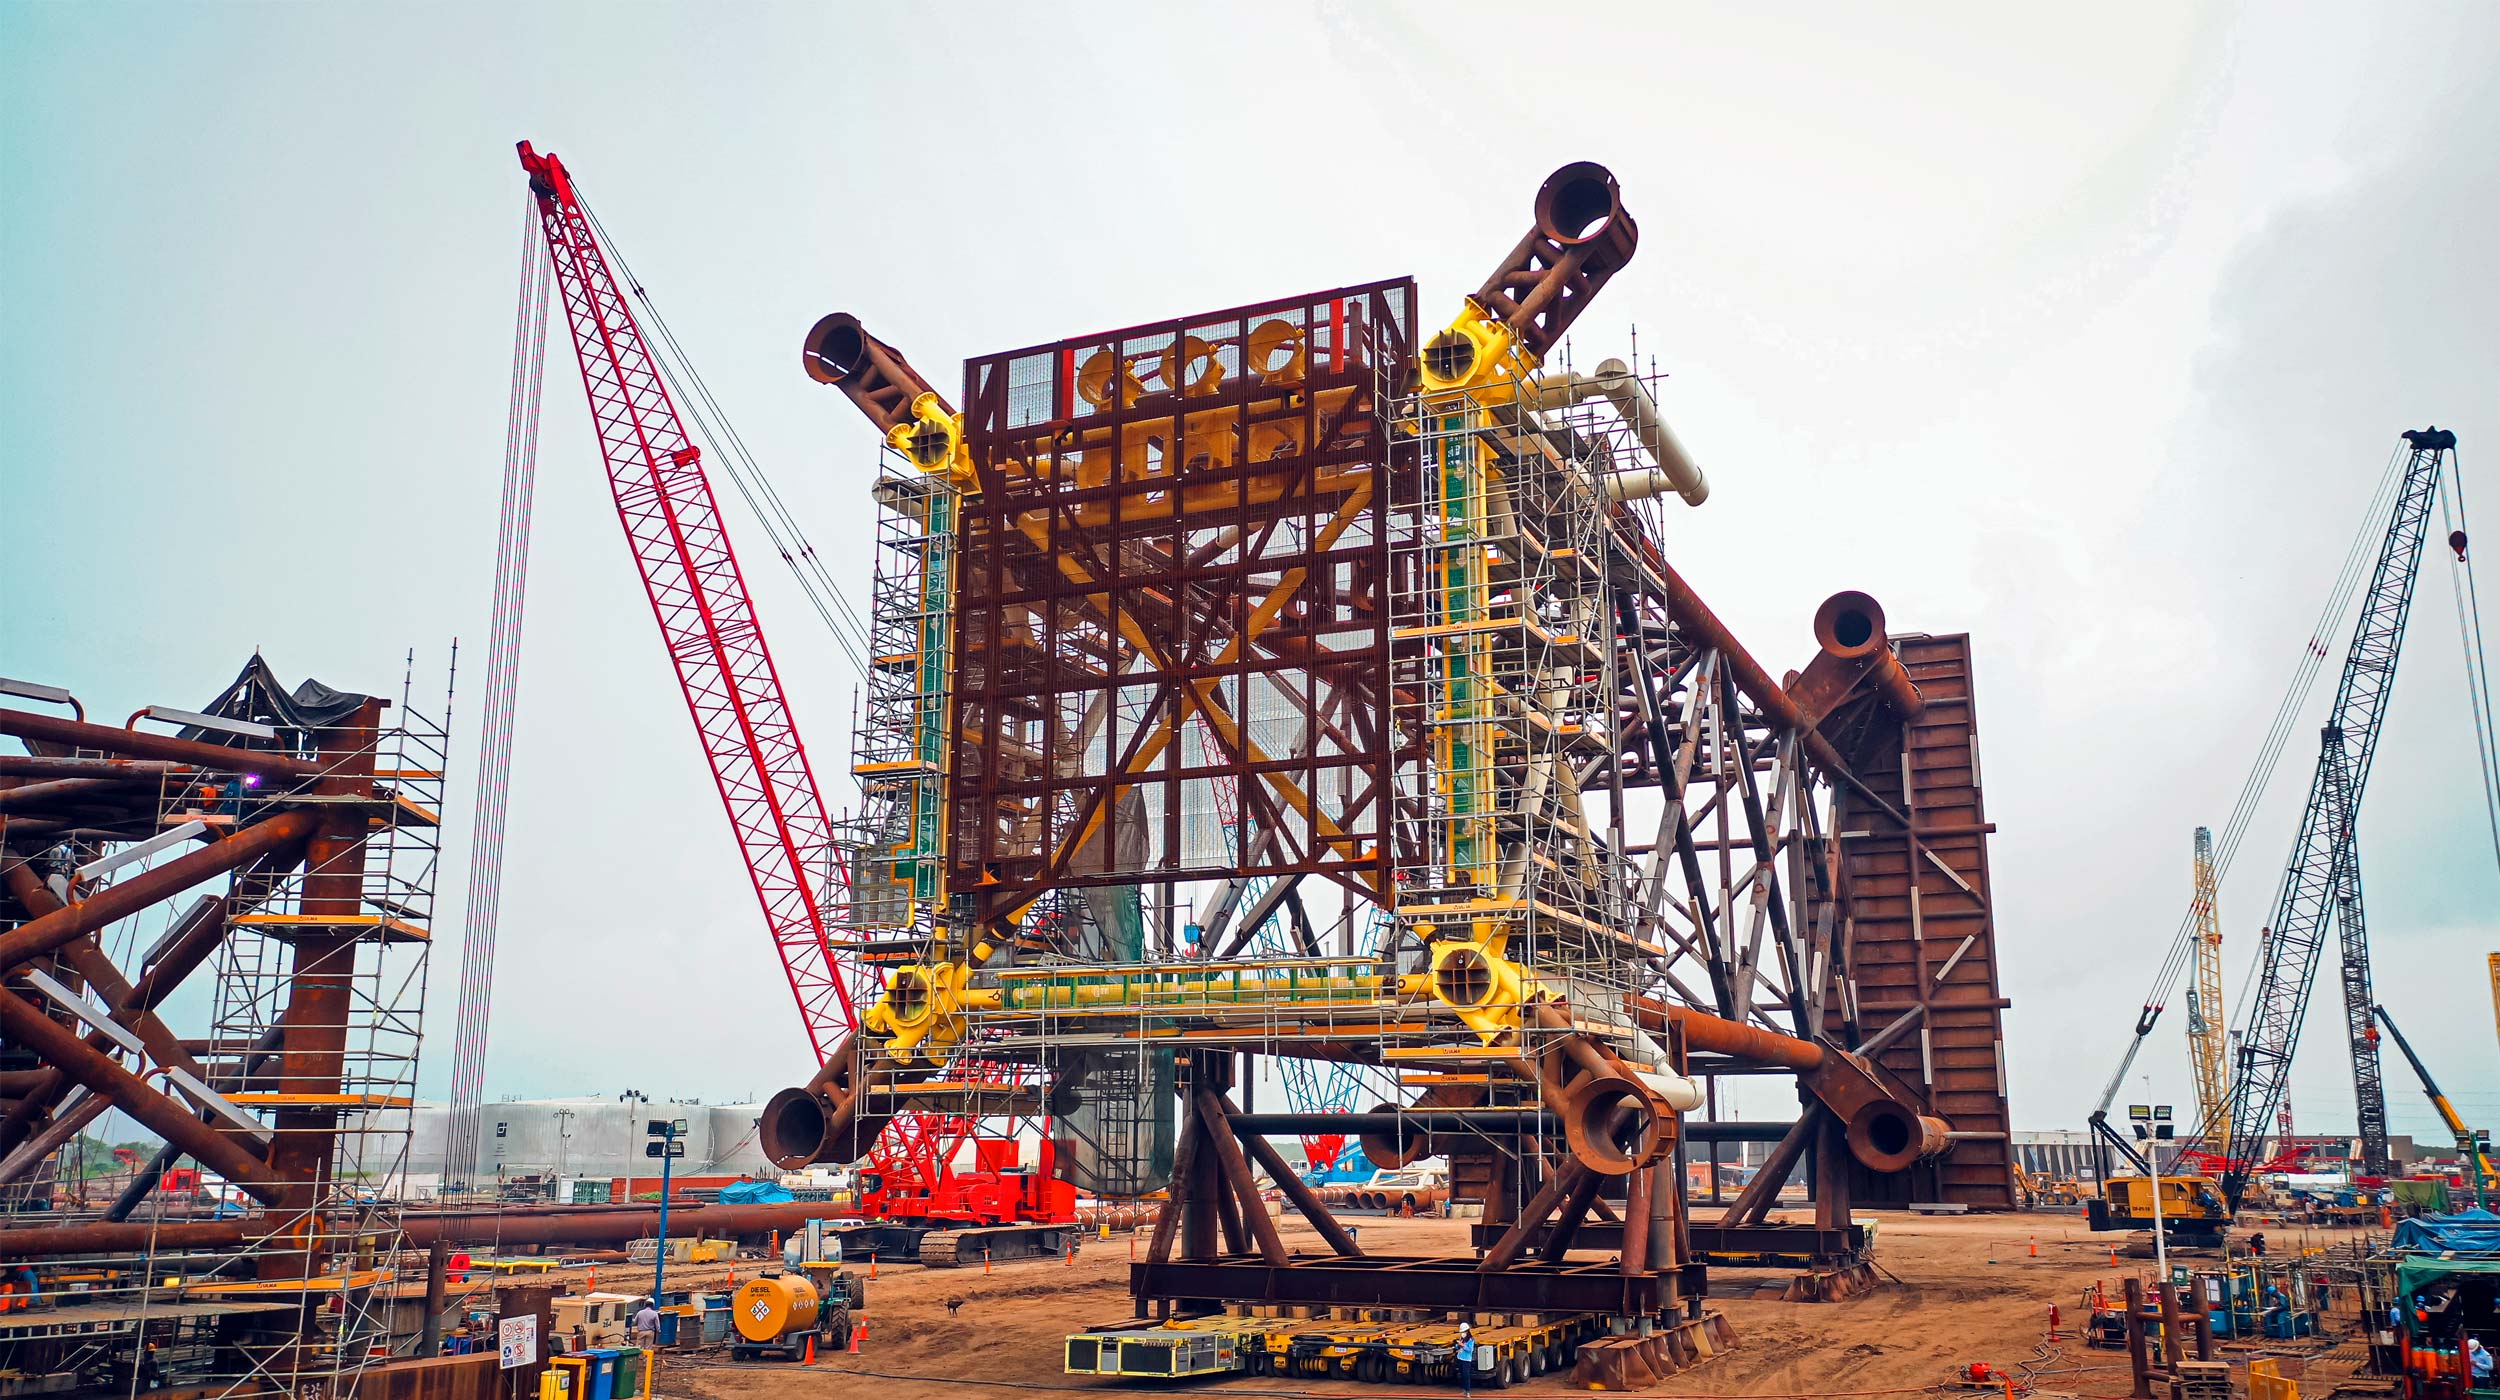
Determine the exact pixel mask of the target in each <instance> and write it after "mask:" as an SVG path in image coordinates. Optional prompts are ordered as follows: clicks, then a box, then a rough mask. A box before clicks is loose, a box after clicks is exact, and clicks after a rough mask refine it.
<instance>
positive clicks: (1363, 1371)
mask: <svg viewBox="0 0 2500 1400" xmlns="http://www.w3.org/2000/svg"><path fill="white" fill-rule="evenodd" d="M1354 1378H1355V1379H1356V1380H1358V1381H1361V1382H1362V1383H1363V1384H1365V1385H1374V1384H1377V1383H1378V1382H1379V1380H1380V1358H1379V1357H1377V1356H1374V1355H1372V1354H1371V1353H1370V1352H1365V1353H1363V1354H1362V1355H1360V1356H1357V1357H1355V1358H1354Z"/></svg>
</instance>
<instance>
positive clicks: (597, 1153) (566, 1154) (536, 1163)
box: [408, 1095, 779, 1200]
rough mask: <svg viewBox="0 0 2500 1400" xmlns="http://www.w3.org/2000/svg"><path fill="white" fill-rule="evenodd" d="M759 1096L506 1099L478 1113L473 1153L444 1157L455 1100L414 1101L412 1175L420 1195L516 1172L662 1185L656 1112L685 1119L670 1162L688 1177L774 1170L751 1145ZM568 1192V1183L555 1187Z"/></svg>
mask: <svg viewBox="0 0 2500 1400" xmlns="http://www.w3.org/2000/svg"><path fill="white" fill-rule="evenodd" d="M762 1109H763V1106H762V1105H761V1104H704V1103H686V1102H680V1101H677V1100H672V1099H640V1098H635V1099H624V1100H620V1099H618V1098H617V1097H616V1096H614V1095H608V1096H604V1097H585V1098H567V1099H504V1100H501V1101H497V1102H492V1103H488V1104H485V1105H483V1106H482V1107H481V1108H480V1109H479V1110H477V1111H478V1113H479V1114H480V1121H479V1123H478V1128H477V1134H476V1142H477V1145H478V1153H477V1157H476V1160H475V1161H474V1162H470V1163H462V1164H453V1163H451V1162H449V1161H448V1160H447V1154H448V1152H449V1150H450V1144H451V1139H452V1136H453V1134H452V1132H451V1107H450V1105H448V1104H444V1103H419V1104H418V1105H416V1107H415V1108H414V1109H413V1110H411V1111H410V1115H409V1119H410V1122H409V1129H408V1180H409V1184H410V1186H411V1188H412V1189H414V1190H415V1191H417V1192H418V1193H420V1194H428V1193H432V1192H435V1191H439V1190H441V1189H442V1188H443V1187H444V1185H445V1184H446V1183H449V1184H454V1185H457V1184H460V1183H468V1184H470V1185H472V1186H473V1187H475V1188H478V1189H485V1188H489V1187H492V1186H493V1185H494V1184H495V1183H497V1182H500V1181H504V1180H507V1179H510V1178H515V1177H522V1176H528V1177H543V1178H547V1179H550V1180H564V1181H570V1180H573V1179H577V1178H579V1179H586V1180H587V1179H596V1180H601V1181H605V1180H607V1179H609V1178H612V1177H624V1176H636V1177H650V1178H651V1182H650V1189H654V1190H656V1189H658V1184H659V1183H658V1177H659V1170H658V1166H657V1164H655V1163H654V1162H652V1161H651V1160H650V1159H649V1158H648V1157H646V1156H644V1155H643V1145H644V1143H645V1142H646V1141H647V1140H648V1139H647V1137H646V1135H645V1131H644V1130H645V1126H646V1125H647V1124H648V1123H649V1122H650V1120H651V1119H654V1118H667V1119H680V1120H683V1121H684V1122H685V1124H686V1131H685V1135H684V1137H683V1138H682V1139H681V1140H682V1141H683V1142H684V1143H685V1144H686V1155H685V1156H683V1157H681V1158H679V1159H677V1165H676V1168H675V1170H676V1171H677V1172H679V1173H680V1174H683V1175H688V1176H751V1177H756V1178H759V1179H770V1178H772V1177H775V1176H778V1175H779V1172H778V1171H777V1169H775V1168H774V1167H773V1165H772V1164H771V1163H770V1162H767V1161H765V1160H764V1154H763V1152H762V1151H761V1150H760V1149H759V1148H758V1147H757V1146H756V1136H755V1122H756V1115H757V1114H758V1113H760V1112H761V1111H762ZM559 1195H560V1196H561V1197H562V1198H563V1199H568V1200H569V1199H571V1194H570V1192H569V1191H564V1192H559Z"/></svg>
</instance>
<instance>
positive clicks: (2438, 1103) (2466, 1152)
mask: <svg viewBox="0 0 2500 1400" xmlns="http://www.w3.org/2000/svg"><path fill="white" fill-rule="evenodd" d="M2370 1009H2371V1010H2372V1011H2374V1012H2376V1013H2377V1014H2378V1019H2379V1024H2380V1025H2383V1026H2385V1027H2387V1033H2388V1034H2389V1035H2391V1036H2394V1037H2395V1038H2396V1048H2397V1049H2398V1050H2401V1051H2403V1052H2404V1057H2405V1063H2406V1064H2409V1065H2411V1066H2413V1076H2414V1078H2416V1079H2419V1080H2421V1081H2422V1092H2423V1093H2425V1094H2428V1095H2430V1100H2431V1107H2433V1108H2435V1109H2438V1110H2439V1121H2440V1122H2442V1123H2445V1124H2447V1125H2448V1131H2449V1133H2450V1134H2451V1135H2452V1136H2454V1137H2455V1138H2456V1141H2457V1166H2458V1167H2459V1168H2461V1169H2463V1170H2465V1171H2469V1172H2472V1173H2473V1174H2474V1200H2475V1202H2476V1203H2477V1204H2480V1205H2484V1206H2486V1207H2488V1205H2489V1204H2490V1199H2491V1191H2492V1188H2493V1187H2494V1186H2495V1185H2500V1171H2495V1170H2494V1169H2493V1168H2492V1165H2491V1158H2490V1157H2489V1156H2487V1155H2485V1153H2484V1152H2483V1145H2482V1143H2481V1142H2479V1141H2477V1140H2476V1139H2475V1136H2474V1130H2473V1129H2472V1128H2469V1127H2467V1126H2465V1120H2464V1119H2462V1118H2459V1117H2458V1116H2457V1110H2456V1108H2455V1107H2454V1106H2453V1105H2451V1104H2450V1103H2449V1102H2448V1096H2447V1095H2446V1094H2443V1093H2441V1092H2439V1084H2438V1082H2437V1081H2436V1080H2434V1079H2432V1078H2431V1072H2430V1069H2429V1067H2428V1066H2426V1065H2424V1064H2423V1063H2422V1057H2421V1056H2419V1055H2416V1054H2414V1053H2413V1045H2412V1043H2411V1042H2409V1041H2407V1040H2406V1039H2405V1033H2404V1032H2403V1031H2400V1030H2398V1029H2396V1018H2395V1017H2393V1016H2390V1015H2388V1014H2387V1008H2386V1007H2384V1006H2373V1007H2371V1008H2370Z"/></svg>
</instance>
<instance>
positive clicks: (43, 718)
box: [0, 709, 328, 778]
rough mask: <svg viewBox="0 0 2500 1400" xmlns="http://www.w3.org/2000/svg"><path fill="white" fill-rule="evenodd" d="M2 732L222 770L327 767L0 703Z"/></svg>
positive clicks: (265, 773) (316, 771) (272, 772)
mask: <svg viewBox="0 0 2500 1400" xmlns="http://www.w3.org/2000/svg"><path fill="white" fill-rule="evenodd" d="M0 734H14V735H16V736H17V737H18V738H20V739H33V740H37V741H39V742H43V743H53V744H66V745H68V746H69V747H71V748H76V749H102V750H103V751H105V752H106V753H117V754H127V755H129V756H130V757H132V758H161V759H165V760H167V761H169V762H173V763H189V764H196V765H197V766H199V767H202V768H208V769H214V770H215V771H217V772H220V773H257V774H259V775H260V776H261V777H264V778H317V777H320V776H321V775H322V774H323V773H325V772H327V771H328V767H327V765H326V764H324V763H323V762H322V761H321V760H319V759H313V758H296V757H293V756H291V755H288V754H282V753H270V752H268V751H267V750H265V749H238V748H233V747H230V746H228V745H225V744H204V743H201V742H200V741H199V740H197V739H177V738H175V737H173V736H172V735H170V734H148V733H144V732H142V731H140V730H136V729H116V728H114V727H113V726H111V725H109V724H82V723H80V722H79V721H77V720H74V719H62V718H61V717H60V716H58V715H39V714H35V713H32V712H30V711H27V710H8V709H0Z"/></svg>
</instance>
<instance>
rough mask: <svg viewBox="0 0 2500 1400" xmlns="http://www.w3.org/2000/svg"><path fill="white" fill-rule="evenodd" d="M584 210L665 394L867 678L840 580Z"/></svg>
mask: <svg viewBox="0 0 2500 1400" xmlns="http://www.w3.org/2000/svg"><path fill="white" fill-rule="evenodd" d="M574 188H575V190H576V191H577V192H578V191H579V190H580V188H581V182H580V181H579V180H578V179H576V180H575V181H574ZM582 210H583V212H584V213H585V214H587V215H589V218H590V225H591V227H592V229H594V230H595V231H596V232H597V233H598V235H599V241H600V243H601V244H603V245H604V246H605V247H606V248H607V250H608V256H609V257H611V258H613V259H615V261H616V268H617V271H618V272H620V273H622V274H624V278H625V284H626V286H628V287H630V288H631V289H632V290H633V294H634V299H635V300H636V301H639V302H641V303H642V308H643V312H644V321H645V323H646V324H648V325H649V326H650V328H651V329H652V331H654V332H655V333H656V336H657V341H656V344H655V347H654V348H655V350H656V351H657V352H659V353H655V354H654V355H653V356H652V360H653V362H654V363H655V364H657V365H658V366H659V369H660V373H661V375H662V376H663V377H665V378H666V379H667V381H668V386H669V391H670V392H671V393H673V394H674V395H676V398H677V402H678V405H679V407H680V409H681V410H682V411H683V412H684V414H685V416H686V417H687V418H689V419H692V420H693V422H694V426H695V431H696V433H697V434H699V435H700V436H701V437H702V439H703V441H704V444H705V445H706V446H708V447H709V448H711V450H712V455H713V457H714V458H715V459H716V460H718V461H719V462H720V463H721V464H722V465H723V466H724V467H726V468H727V469H728V471H729V480H730V483H731V484H732V485H734V486H736V487H737V488H738V495H739V497H740V499H742V500H744V501H745V502H746V503H747V509H748V510H749V511H750V512H752V513H753V514H754V516H755V518H756V520H757V521H758V522H760V523H761V524H762V525H763V527H764V533H765V535H766V536H767V537H769V538H770V539H771V541H772V545H773V551H774V552H775V553H777V554H779V555H780V556H781V562H782V563H784V564H786V565H788V566H789V568H790V573H791V575H792V576H793V577H794V578H796V579H797V580H798V582H799V591H800V592H802V593H804V594H806V595H807V601H808V604H809V606H811V607H813V608H814V609H815V610H816V616H817V617H818V618H820V619H822V620H823V622H824V624H825V630H826V631H828V632H830V633H831V634H832V635H833V639H834V643H835V645H836V647H837V648H838V649H839V650H840V651H841V653H842V656H843V659H844V660H846V661H848V662H849V663H850V665H851V669H852V670H853V671H855V672H856V673H858V676H859V678H860V679H861V680H862V681H863V682H865V681H866V680H867V679H868V674H869V662H868V657H869V654H870V652H871V650H872V648H871V646H870V643H869V630H868V625H867V623H866V622H865V621H863V620H862V619H861V617H860V615H859V612H858V610H857V609H856V608H854V607H853V606H852V605H851V601H850V598H849V596H848V595H847V594H845V593H844V592H843V590H842V587H841V585H840V584H838V583H836V582H835V581H834V579H833V576H832V574H831V573H829V572H828V571H827V570H826V568H825V564H824V560H823V558H822V557H821V556H820V555H818V554H817V552H816V546H815V545H814V544H813V543H812V542H810V541H809V540H808V538H807V532H806V531H805V530H803V529H802V528H800V526H799V522H798V518H797V517H796V516H795V515H793V514H792V513H791V510H790V507H789V504H788V502H787V501H785V500H784V499H783V498H782V495H781V492H780V491H779V490H778V489H777V488H776V487H774V485H773V483H772V479H771V478H770V477H768V476H766V475H765V474H764V469H763V466H762V465H761V464H760V463H759V462H757V460H756V458H755V454H754V453H752V452H750V451H749V450H748V449H747V445H746V440H745V439H744V438H742V437H740V436H739V435H738V430H737V429H736V428H735V427H733V426H732V425H731V424H730V421H729V415H728V414H727V413H725V412H723V411H722V409H721V406H720V401H719V400H718V399H716V398H714V397H713V395H712V390H711V386H710V385H708V384H706V383H705V382H704V380H703V376H702V375H701V374H700V373H698V372H697V371H696V370H695V367H694V361H693V359H692V357H690V356H688V355H687V354H686V352H685V347H684V346H682V345H680V344H679V343H678V340H677V334H676V332H674V331H672V330H670V329H669V325H668V319H667V318H666V317H664V316H662V315H661V314H660V307H659V303H658V302H656V301H654V300H653V299H652V296H651V292H650V289H649V288H647V287H646V286H644V285H643V281H642V278H641V277H640V276H638V275H636V273H635V272H634V269H633V265H632V264H631V263H629V262H628V261H626V258H625V254H624V252H623V251H622V250H621V249H620V248H618V246H617V242H616V237H615V235H614V234H611V233H609V232H608V228H607V225H606V224H604V223H602V222H600V220H599V216H598V215H597V214H596V213H592V212H591V210H590V206H589V203H588V201H584V202H583V204H582Z"/></svg>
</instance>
